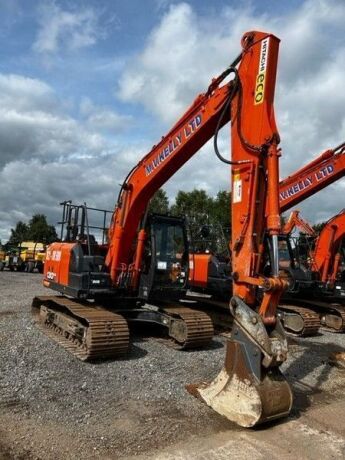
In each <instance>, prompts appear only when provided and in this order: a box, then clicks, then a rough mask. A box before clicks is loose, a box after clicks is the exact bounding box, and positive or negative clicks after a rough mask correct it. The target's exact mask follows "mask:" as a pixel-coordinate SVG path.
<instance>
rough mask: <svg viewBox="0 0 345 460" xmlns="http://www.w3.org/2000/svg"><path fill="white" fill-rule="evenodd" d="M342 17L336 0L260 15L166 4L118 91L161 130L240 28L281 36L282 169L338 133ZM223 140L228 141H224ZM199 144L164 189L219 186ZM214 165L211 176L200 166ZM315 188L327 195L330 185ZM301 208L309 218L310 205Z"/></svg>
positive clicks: (217, 67) (343, 9) (220, 60)
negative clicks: (159, 124) (204, 12)
mask: <svg viewBox="0 0 345 460" xmlns="http://www.w3.org/2000/svg"><path fill="white" fill-rule="evenodd" d="M344 21H345V3H344V2H343V1H341V0H330V1H326V0H316V1H315V0H306V1H305V2H304V3H303V4H302V5H301V6H300V7H299V8H294V9H292V10H291V12H290V13H288V14H285V15H284V16H279V14H278V15H273V14H269V15H268V14H261V15H260V14H258V13H257V11H256V12H254V10H253V9H251V8H250V7H247V8H243V7H242V5H241V8H236V7H232V6H231V7H224V8H223V9H222V10H220V11H218V12H217V15H216V16H214V17H212V16H208V17H207V18H206V17H203V16H200V15H198V14H196V12H195V10H193V8H192V7H191V6H190V5H189V4H187V3H180V4H177V5H172V6H170V8H169V10H168V11H167V12H166V13H165V14H164V16H163V18H162V21H161V22H160V24H158V25H157V27H156V28H155V29H154V30H153V31H152V33H151V34H150V36H149V37H148V39H147V42H146V44H145V46H144V49H143V50H142V51H141V52H140V53H139V54H138V55H137V56H136V57H135V58H134V59H133V60H132V62H131V63H129V64H128V65H127V68H125V71H124V73H123V76H122V78H121V80H120V82H119V85H118V96H119V98H120V99H121V100H122V101H126V102H128V103H140V104H142V105H143V106H144V107H145V108H146V109H147V111H149V112H151V113H154V114H155V115H156V116H157V118H158V119H160V120H162V121H163V122H164V126H165V129H166V130H168V129H169V127H170V126H171V124H172V123H174V122H175V121H176V120H177V119H178V118H179V116H180V115H181V114H182V113H183V111H184V110H185V109H186V108H187V107H188V106H189V104H190V103H191V102H192V100H193V99H194V98H195V97H196V95H197V94H198V93H199V92H201V91H204V90H205V89H206V88H207V86H208V84H209V82H210V80H211V78H212V77H213V76H216V75H218V74H219V73H220V72H221V71H222V70H223V69H224V68H225V67H226V66H227V65H228V64H229V63H230V62H231V61H232V60H233V58H234V57H235V56H237V54H238V52H239V50H240V38H241V36H242V35H243V33H244V32H246V31H249V30H267V31H270V32H273V33H275V34H276V35H277V36H278V37H279V38H281V40H282V42H281V46H280V58H279V65H278V78H277V87H276V102H275V108H276V119H277V124H278V127H279V129H280V133H281V138H282V147H283V157H282V161H281V175H282V177H285V176H286V175H287V174H289V173H291V172H292V171H294V170H296V169H297V168H299V167H300V166H301V165H302V164H303V163H305V162H307V161H309V160H310V159H311V158H312V156H315V155H316V154H318V153H319V152H321V151H322V150H324V149H325V148H331V147H333V146H336V145H338V144H339V143H340V142H342V141H344V140H345V113H344V110H343V107H344V104H345V93H344V91H342V90H341V88H342V87H343V82H344V62H345V38H344V33H343V24H344ZM162 134H163V133H162ZM224 148H225V149H227V148H228V147H226V143H225V144H224ZM207 152H208V153H209V155H210V156H206V155H202V154H201V153H198V154H197V155H196V157H195V158H193V159H192V160H191V161H190V162H189V164H188V165H187V166H185V167H184V168H183V169H182V170H181V172H179V173H178V174H177V175H176V176H174V178H173V179H172V180H171V181H170V182H169V184H168V189H170V187H171V188H172V189H174V190H175V189H176V188H177V189H178V188H179V185H177V187H176V186H174V185H172V183H175V180H176V181H177V183H178V184H181V183H183V184H184V188H186V187H188V188H189V187H190V188H193V186H196V187H198V186H200V185H201V184H203V185H204V188H207V189H209V190H210V191H213V192H214V193H215V192H216V191H217V185H218V184H219V183H221V184H224V186H225V187H227V186H228V181H229V177H228V176H229V173H228V168H226V167H218V166H216V165H217V161H218V160H215V157H214V155H213V153H212V152H211V148H210V147H207ZM214 167H217V177H215V174H212V175H210V174H208V173H206V174H204V173H203V172H202V171H206V172H208V171H209V170H210V169H209V168H212V170H213V168H214ZM218 171H219V175H218ZM198 181H199V184H198ZM337 186H339V187H341V185H340V184H339V183H338V184H337ZM323 193H325V194H326V196H328V198H330V195H331V191H330V189H328V191H327V192H323ZM338 198H339V197H337V198H336V199H334V197H333V199H332V200H329V203H328V204H327V207H326V208H325V210H326V212H328V213H332V212H334V213H335V212H337V210H338V207H342V206H343V204H342V203H341V198H339V199H338ZM330 203H331V204H330ZM325 206H326V205H325ZM308 211H309V216H310V217H311V218H314V217H315V216H313V215H312V214H313V210H311V209H310V208H308ZM309 216H308V217H309Z"/></svg>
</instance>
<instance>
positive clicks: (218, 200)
mask: <svg viewBox="0 0 345 460" xmlns="http://www.w3.org/2000/svg"><path fill="white" fill-rule="evenodd" d="M210 218H211V220H212V222H214V223H218V224H219V225H220V226H221V227H222V228H223V229H226V230H227V234H228V235H229V236H230V229H231V193H230V192H228V191H227V190H222V191H220V192H218V193H217V196H216V197H215V198H214V199H213V203H212V207H211V213H210Z"/></svg>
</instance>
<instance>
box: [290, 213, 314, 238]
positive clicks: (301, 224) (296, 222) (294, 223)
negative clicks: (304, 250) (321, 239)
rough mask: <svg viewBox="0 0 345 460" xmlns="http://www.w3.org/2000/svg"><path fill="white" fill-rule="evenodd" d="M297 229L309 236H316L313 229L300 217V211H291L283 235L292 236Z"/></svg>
mask: <svg viewBox="0 0 345 460" xmlns="http://www.w3.org/2000/svg"><path fill="white" fill-rule="evenodd" d="M295 228H298V229H299V230H300V231H302V232H303V233H305V234H306V235H308V236H316V233H315V231H314V229H313V227H311V225H310V224H309V223H308V222H307V221H306V220H304V219H303V218H302V217H301V216H300V211H299V210H298V209H295V210H294V211H291V213H290V215H289V218H288V220H287V221H286V222H285V224H284V226H283V229H282V233H284V234H285V235H290V234H291V233H292V232H293V231H294V230H295Z"/></svg>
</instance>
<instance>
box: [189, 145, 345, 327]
mask: <svg viewBox="0 0 345 460" xmlns="http://www.w3.org/2000/svg"><path fill="white" fill-rule="evenodd" d="M344 175H345V143H342V144H340V145H339V146H337V147H336V148H334V149H328V150H326V151H325V152H323V153H322V154H320V155H319V156H318V157H316V158H315V159H313V160H312V161H311V162H310V163H308V164H307V165H305V166H303V167H302V168H300V169H298V170H297V171H296V172H295V173H293V174H291V175H290V176H288V177H287V178H286V179H284V180H282V181H280V183H279V205H280V211H281V212H285V211H287V210H289V209H291V207H293V206H295V205H297V204H299V203H301V202H302V201H304V200H305V199H307V198H308V197H310V196H312V195H313V194H315V193H317V192H319V191H320V190H322V189H324V188H325V187H327V186H328V185H331V184H332V183H334V182H336V181H337V180H339V179H341V178H342V177H344ZM298 217H299V216H298V215H297V216H296V215H294V214H293V215H292V216H291V225H292V224H293V223H294V221H295V223H297V222H296V221H297V220H298ZM298 224H300V225H303V227H304V231H306V233H311V232H312V229H311V228H310V226H309V224H308V223H306V222H304V223H303V222H298ZM287 226H290V223H287ZM285 230H289V228H288V227H287V228H286V229H285ZM278 239H279V264H280V270H281V275H282V276H283V277H284V278H286V279H287V280H288V282H289V288H288V289H287V290H286V291H285V293H284V298H283V300H284V301H283V302H281V303H280V305H279V315H280V317H281V320H282V322H283V324H284V327H285V328H286V329H287V330H288V331H289V332H293V333H294V334H297V335H313V334H315V333H316V332H317V331H318V329H319V327H320V325H321V323H323V324H327V325H328V326H327V327H329V328H330V329H331V330H334V331H336V332H338V331H343V330H344V329H345V317H344V319H343V320H342V319H341V320H339V319H338V320H337V321H333V320H334V317H335V316H337V318H343V309H344V307H342V306H340V305H334V304H332V305H330V304H329V300H330V299H329V298H328V299H327V302H324V301H319V300H318V301H316V300H315V299H314V298H313V297H314V295H315V294H317V295H318V296H323V295H324V294H325V290H324V289H320V286H321V284H320V283H318V284H315V281H316V280H317V279H319V278H318V276H315V274H313V272H312V270H311V267H308V266H305V265H304V264H302V263H301V262H300V261H299V259H298V257H297V256H298V254H296V253H295V254H294V250H293V248H292V245H291V239H290V237H289V236H288V235H287V234H286V232H285V233H284V231H283V232H282V233H281V234H280V235H279V238H278ZM266 252H267V253H271V257H272V256H273V254H272V248H271V247H270V244H269V243H268V247H267V248H266ZM190 259H191V261H190V265H191V269H190V271H189V286H190V291H188V298H190V299H194V300H198V301H199V302H200V301H202V302H203V304H204V305H205V306H206V308H205V310H206V311H207V312H208V313H209V314H210V315H212V318H213V320H214V322H216V323H217V322H218V324H220V325H223V324H226V323H228V320H227V318H225V317H224V314H223V311H224V305H225V304H224V300H225V299H226V298H227V297H228V296H229V295H231V284H230V283H229V280H231V279H232V269H231V260H225V261H224V260H220V259H219V258H218V257H217V255H216V254H211V253H208V254H204V253H203V254H192V255H191V256H190ZM230 259H231V254H230ZM269 266H270V264H269ZM268 268H269V267H268ZM268 268H267V267H266V270H268ZM266 273H269V270H268V271H267V272H266ZM322 286H323V287H324V286H325V285H324V284H323V285H322ZM337 291H339V292H340V290H339V288H338V289H337ZM310 298H311V299H310ZM286 300H288V302H287V301H286ZM208 307H210V308H208ZM213 307H214V308H215V309H218V310H220V312H216V311H214V309H213ZM225 308H226V307H225ZM335 308H336V309H335ZM218 318H220V320H219V321H218ZM320 318H321V320H320ZM320 321H321V323H320ZM340 323H341V326H340ZM331 325H336V328H333V327H332V326H331Z"/></svg>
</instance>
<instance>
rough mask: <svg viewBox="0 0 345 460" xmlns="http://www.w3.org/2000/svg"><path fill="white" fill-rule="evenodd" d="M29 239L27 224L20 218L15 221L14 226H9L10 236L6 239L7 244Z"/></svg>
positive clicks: (15, 243)
mask: <svg viewBox="0 0 345 460" xmlns="http://www.w3.org/2000/svg"><path fill="white" fill-rule="evenodd" d="M28 239H29V226H28V225H27V224H26V223H25V222H22V221H21V220H20V221H19V222H17V224H16V226H15V228H14V229H13V228H11V236H10V239H9V240H8V244H9V245H18V244H19V243H21V242H22V241H25V240H28Z"/></svg>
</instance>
